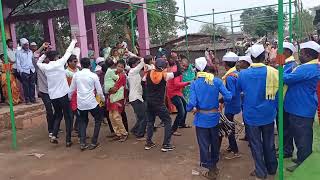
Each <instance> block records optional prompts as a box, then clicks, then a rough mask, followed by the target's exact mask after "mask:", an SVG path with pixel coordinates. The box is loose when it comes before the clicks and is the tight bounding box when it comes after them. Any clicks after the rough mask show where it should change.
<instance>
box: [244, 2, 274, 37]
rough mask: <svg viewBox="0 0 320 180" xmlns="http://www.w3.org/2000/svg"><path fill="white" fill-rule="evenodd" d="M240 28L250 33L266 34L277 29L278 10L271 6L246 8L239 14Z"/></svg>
mask: <svg viewBox="0 0 320 180" xmlns="http://www.w3.org/2000/svg"><path fill="white" fill-rule="evenodd" d="M240 21H241V25H242V30H243V31H244V32H246V33H248V34H250V35H256V36H259V37H262V36H265V35H266V36H267V35H268V34H269V33H272V34H273V33H274V32H276V31H277V29H278V24H277V21H278V12H277V11H276V10H275V9H274V8H271V7H268V8H265V9H261V8H253V9H247V10H244V11H243V12H242V14H241V15H240Z"/></svg>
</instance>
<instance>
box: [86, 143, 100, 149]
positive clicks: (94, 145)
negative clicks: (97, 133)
mask: <svg viewBox="0 0 320 180" xmlns="http://www.w3.org/2000/svg"><path fill="white" fill-rule="evenodd" d="M99 146H100V143H96V144H90V146H89V148H88V149H89V150H94V149H96V148H97V147H99Z"/></svg>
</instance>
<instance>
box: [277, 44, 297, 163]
mask: <svg viewBox="0 0 320 180" xmlns="http://www.w3.org/2000/svg"><path fill="white" fill-rule="evenodd" d="M296 51H297V50H296V48H295V47H294V45H293V44H292V43H290V42H283V55H284V56H285V58H286V59H285V64H284V72H285V73H291V72H292V70H293V69H294V68H296V67H297V65H298V64H297V62H296V60H295V59H294V57H293V54H294V53H296ZM287 88H288V87H287V86H285V87H284V89H285V90H284V91H286V90H287ZM283 118H284V119H283V139H284V158H291V157H292V153H293V139H292V135H291V134H290V133H289V126H290V121H289V120H288V113H286V112H285V111H284V115H283ZM277 122H278V119H277Z"/></svg>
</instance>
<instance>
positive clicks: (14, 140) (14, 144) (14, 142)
mask: <svg viewBox="0 0 320 180" xmlns="http://www.w3.org/2000/svg"><path fill="white" fill-rule="evenodd" d="M0 26H1V41H2V46H3V54H4V61H5V64H6V65H9V62H8V52H7V44H6V33H5V31H4V20H3V12H2V1H0ZM6 79H7V85H8V96H9V105H10V120H11V127H12V148H13V149H17V131H16V123H15V120H14V111H13V102H12V92H11V82H10V70H9V69H6Z"/></svg>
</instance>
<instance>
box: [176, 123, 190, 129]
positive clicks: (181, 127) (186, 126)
mask: <svg viewBox="0 0 320 180" xmlns="http://www.w3.org/2000/svg"><path fill="white" fill-rule="evenodd" d="M179 128H180V129H184V128H192V126H189V125H186V124H185V125H183V126H179Z"/></svg>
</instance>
